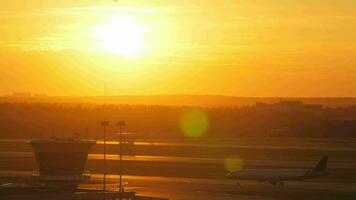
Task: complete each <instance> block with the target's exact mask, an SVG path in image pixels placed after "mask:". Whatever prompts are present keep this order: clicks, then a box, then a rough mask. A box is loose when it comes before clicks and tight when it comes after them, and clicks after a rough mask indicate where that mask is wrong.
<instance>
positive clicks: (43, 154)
mask: <svg viewBox="0 0 356 200" xmlns="http://www.w3.org/2000/svg"><path fill="white" fill-rule="evenodd" d="M95 143H96V142H95V141H92V140H79V139H58V138H57V139H48V140H31V141H30V144H31V146H32V148H33V150H34V153H35V157H36V160H37V164H38V172H39V174H38V175H36V176H37V177H38V179H39V181H41V182H42V183H44V184H46V186H47V187H56V188H66V189H75V188H77V187H78V185H79V184H80V183H81V182H83V181H86V180H88V179H89V176H88V175H85V174H84V170H85V165H86V162H87V158H88V154H89V151H90V149H91V147H92V146H93V145H94V144H95Z"/></svg>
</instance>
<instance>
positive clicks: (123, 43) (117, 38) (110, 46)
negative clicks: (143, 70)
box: [94, 17, 147, 57]
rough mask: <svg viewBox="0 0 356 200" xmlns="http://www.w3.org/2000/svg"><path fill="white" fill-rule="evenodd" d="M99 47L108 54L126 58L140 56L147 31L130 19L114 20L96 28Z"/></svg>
mask: <svg viewBox="0 0 356 200" xmlns="http://www.w3.org/2000/svg"><path fill="white" fill-rule="evenodd" d="M94 31H95V35H96V38H97V40H98V44H97V45H98V47H99V48H100V49H102V50H104V51H106V52H109V53H113V54H118V55H122V56H126V57H132V56H136V55H138V54H139V53H140V52H141V51H142V50H143V47H144V41H143V40H144V33H145V32H146V31H147V29H146V28H145V27H144V26H141V25H139V24H137V23H136V21H135V20H133V19H132V18H129V17H121V18H113V19H112V20H111V21H110V22H109V23H107V24H103V25H99V26H97V27H95V28H94Z"/></svg>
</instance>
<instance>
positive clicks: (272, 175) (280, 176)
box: [227, 156, 328, 186]
mask: <svg viewBox="0 0 356 200" xmlns="http://www.w3.org/2000/svg"><path fill="white" fill-rule="evenodd" d="M327 162H328V156H324V157H323V158H322V159H321V160H320V161H319V162H318V163H317V164H316V166H315V167H314V168H313V169H310V170H300V169H273V170H260V169H254V170H248V169H245V170H240V171H236V172H231V173H229V174H227V177H228V178H229V179H234V180H236V181H237V185H238V186H240V183H239V182H238V181H240V180H253V181H257V182H268V183H270V184H272V185H280V186H283V185H284V182H285V181H297V180H308V179H312V178H316V177H320V176H325V175H326V174H327V173H326V167H327Z"/></svg>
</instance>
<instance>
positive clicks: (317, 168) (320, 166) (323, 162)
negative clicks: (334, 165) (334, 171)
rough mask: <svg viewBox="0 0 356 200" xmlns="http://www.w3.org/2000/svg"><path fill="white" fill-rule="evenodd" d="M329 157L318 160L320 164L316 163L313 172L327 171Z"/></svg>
mask: <svg viewBox="0 0 356 200" xmlns="http://www.w3.org/2000/svg"><path fill="white" fill-rule="evenodd" d="M328 158H329V157H328V156H324V157H322V158H321V160H320V161H319V162H318V164H316V165H315V167H314V168H313V170H312V172H313V173H320V172H325V171H326V166H327V164H328Z"/></svg>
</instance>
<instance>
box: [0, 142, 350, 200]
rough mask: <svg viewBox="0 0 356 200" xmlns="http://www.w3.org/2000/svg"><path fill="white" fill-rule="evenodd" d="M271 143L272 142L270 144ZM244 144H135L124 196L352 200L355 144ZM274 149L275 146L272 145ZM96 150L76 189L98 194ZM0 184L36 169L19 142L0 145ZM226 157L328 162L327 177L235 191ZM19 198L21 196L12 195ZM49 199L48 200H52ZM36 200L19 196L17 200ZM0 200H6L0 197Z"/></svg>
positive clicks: (112, 163) (304, 165)
mask: <svg viewBox="0 0 356 200" xmlns="http://www.w3.org/2000/svg"><path fill="white" fill-rule="evenodd" d="M275 142H276V141H275ZM275 142H272V143H269V142H266V141H265V142H262V143H261V142H258V141H244V142H243V143H244V144H245V145H243V144H232V143H231V142H224V143H219V144H216V143H212V142H209V141H206V142H205V144H204V145H203V144H190V145H186V144H184V145H183V144H179V143H170V142H165V143H163V142H159V143H152V142H147V143H145V142H141V143H138V144H137V145H135V149H136V156H126V157H125V161H124V169H125V174H126V176H125V177H124V180H125V186H126V188H127V190H128V191H136V192H137V193H138V194H139V195H148V196H154V197H161V198H169V199H178V200H183V199H187V200H189V199H209V200H210V199H252V200H253V199H281V200H282V199H310V200H312V199H313V200H314V199H316V200H318V199H320V200H334V199H335V200H344V199H345V200H346V199H347V200H348V199H350V200H352V199H356V150H355V144H356V143H355V141H352V140H339V141H336V142H333V141H324V140H321V141H308V140H305V141H303V140H292V139H291V140H290V141H287V142H288V143H289V144H286V143H283V145H273V144H274V143H275ZM278 143H280V142H278ZM100 149H101V146H100V145H98V146H96V147H94V149H93V151H92V152H91V155H90V156H89V160H88V163H87V170H88V171H90V173H91V174H92V181H91V182H90V183H86V184H82V185H81V189H94V190H101V189H102V183H101V177H102V176H101V175H100V173H101V172H102V163H103V162H102V159H101V158H102V155H101V152H100ZM0 150H1V151H0V184H3V183H8V182H15V181H16V180H21V179H26V177H30V176H31V174H32V171H33V170H35V169H36V162H35V159H34V157H33V154H32V153H31V149H30V148H29V147H28V146H27V145H26V143H24V142H19V141H15V142H12V141H6V142H3V143H1V142H0ZM115 151H116V150H115V149H112V148H109V153H110V154H111V155H109V156H108V159H109V161H108V172H109V173H110V174H117V172H118V170H117V169H118V162H117V155H115V154H114V153H115ZM228 155H238V156H240V157H241V158H242V159H243V161H244V165H243V167H244V168H248V169H250V168H262V169H265V168H271V169H273V168H274V169H276V168H295V167H296V168H300V169H305V170H307V169H309V168H311V167H313V166H314V165H315V163H316V162H317V161H318V159H319V158H320V157H321V156H322V155H329V156H330V163H329V166H328V172H330V176H327V177H323V178H319V179H314V180H311V181H307V182H286V185H285V186H284V187H273V186H271V185H269V184H265V183H255V182H249V181H248V182H245V181H244V182H241V184H242V188H237V187H236V186H235V183H234V182H233V181H231V180H227V179H225V174H226V173H227V170H226V169H225V166H224V161H225V158H226V157H227V156H228ZM117 183H118V177H117V176H116V175H110V176H109V179H108V188H109V190H116V189H117V186H118V184H117ZM18 195H21V194H18ZM56 196H58V195H54V197H53V198H52V199H53V200H55V197H56ZM31 198H32V199H36V200H37V199H41V197H40V196H32V197H28V196H24V198H23V199H31ZM0 199H11V198H10V197H9V196H5V195H4V193H1V191H0Z"/></svg>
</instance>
